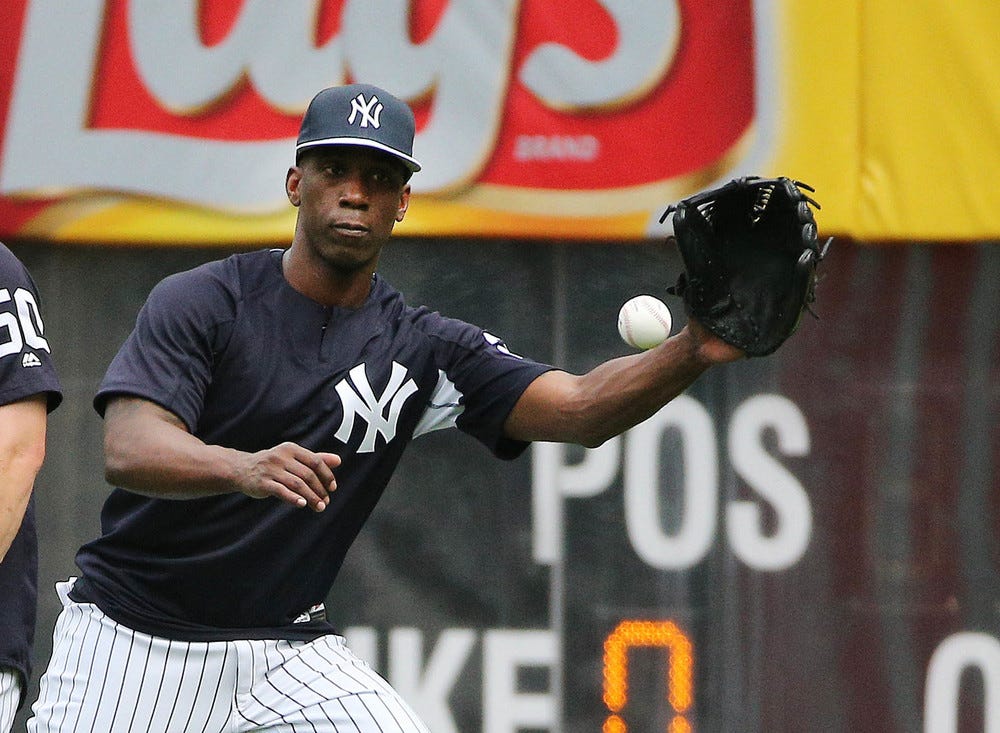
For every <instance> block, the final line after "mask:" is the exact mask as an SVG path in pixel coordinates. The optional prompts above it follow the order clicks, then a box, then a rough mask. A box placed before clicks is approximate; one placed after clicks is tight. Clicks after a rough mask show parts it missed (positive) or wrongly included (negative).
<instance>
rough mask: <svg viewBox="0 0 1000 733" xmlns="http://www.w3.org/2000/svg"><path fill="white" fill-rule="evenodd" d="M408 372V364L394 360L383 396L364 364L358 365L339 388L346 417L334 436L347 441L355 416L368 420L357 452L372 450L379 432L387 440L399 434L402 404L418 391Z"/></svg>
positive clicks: (369, 451)
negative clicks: (398, 425) (380, 394)
mask: <svg viewBox="0 0 1000 733" xmlns="http://www.w3.org/2000/svg"><path fill="white" fill-rule="evenodd" d="M406 375H407V372H406V367H404V366H403V365H402V364H398V363H396V362H392V374H391V375H390V376H389V383H388V384H387V385H386V386H385V390H384V391H383V392H382V396H381V397H376V396H375V391H374V390H373V389H372V385H371V382H369V381H368V375H367V374H366V373H365V365H364V364H358V365H357V366H356V367H354V368H353V369H352V370H351V371H350V372H349V374H348V376H347V377H344V379H342V380H340V382H339V383H338V384H337V387H336V389H337V394H338V395H340V401H341V403H342V404H343V406H344V419H343V420H342V421H341V423H340V427H339V428H338V429H337V432H336V433H335V434H334V437H335V438H336V439H337V440H339V441H340V442H342V443H346V442H348V441H349V440H350V439H351V433H352V432H354V419H355V418H356V417H360V418H361V419H362V420H364V421H365V422H366V423H368V428H367V430H365V437H364V438H363V439H362V441H361V445H360V446H359V447H358V453H373V452H374V451H375V438H376V436H378V435H381V436H382V438H383V439H384V440H385V442H386V443H388V442H389V441H391V440H392V439H393V438H394V437H396V423H397V422H398V421H399V414H400V412H402V410H403V405H404V404H405V403H406V400H408V399H409V398H410V397H411V396H412V395H413V393H414V392H416V391H417V385H416V384H415V383H414V381H413V380H412V379H407V378H406ZM404 380H405V381H404Z"/></svg>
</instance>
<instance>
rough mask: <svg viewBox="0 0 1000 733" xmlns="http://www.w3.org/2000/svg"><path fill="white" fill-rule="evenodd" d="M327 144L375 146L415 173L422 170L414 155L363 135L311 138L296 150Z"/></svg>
mask: <svg viewBox="0 0 1000 733" xmlns="http://www.w3.org/2000/svg"><path fill="white" fill-rule="evenodd" d="M327 145H360V146H361V147H364V148H374V149H375V150H381V151H382V152H383V153H388V154H389V155H391V156H393V157H395V158H399V160H400V161H401V162H402V163H403V165H405V166H406V167H407V168H409V169H410V170H411V171H412V172H414V173H416V172H417V171H418V170H420V163H418V162H417V159H416V158H414V157H413V156H410V155H407V154H406V153H403V152H401V151H399V150H396V149H395V148H391V147H389V146H388V145H383V144H382V143H380V142H378V141H376V140H368V139H367V138H363V137H328V138H323V139H322V140H310V141H308V142H304V143H299V144H298V145H296V146H295V152H296V153H299V152H301V151H303V150H306V149H307V148H316V147H321V146H322V147H325V146H327Z"/></svg>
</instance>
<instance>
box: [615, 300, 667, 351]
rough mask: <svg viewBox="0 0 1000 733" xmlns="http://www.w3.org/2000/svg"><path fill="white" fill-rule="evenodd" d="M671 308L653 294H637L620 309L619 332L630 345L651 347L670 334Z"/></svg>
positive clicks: (642, 347)
mask: <svg viewBox="0 0 1000 733" xmlns="http://www.w3.org/2000/svg"><path fill="white" fill-rule="evenodd" d="M672 323H673V319H672V317H671V316H670V309H669V308H667V305H666V303H664V302H663V301H662V300H660V299H659V298H654V297H653V296H652V295H637V296H635V297H634V298H632V299H631V300H629V301H627V302H626V303H625V305H623V306H622V309H621V310H620V311H618V333H620V334H621V337H622V340H623V341H624V342H625V343H626V344H628V345H629V346H634V347H635V348H637V349H643V350H645V349H651V348H653V347H654V346H656V345H657V344H661V343H663V342H664V341H666V340H667V337H668V336H670V326H671V324H672Z"/></svg>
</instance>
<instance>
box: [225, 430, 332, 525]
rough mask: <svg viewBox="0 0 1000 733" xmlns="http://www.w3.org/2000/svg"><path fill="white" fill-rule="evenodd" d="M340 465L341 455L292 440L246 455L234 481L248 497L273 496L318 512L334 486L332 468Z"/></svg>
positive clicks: (325, 503)
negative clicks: (309, 447)
mask: <svg viewBox="0 0 1000 733" xmlns="http://www.w3.org/2000/svg"><path fill="white" fill-rule="evenodd" d="M339 465H340V456H338V455H336V454H334V453H315V452H313V451H311V450H307V449H306V448H303V447H302V446H300V445H296V444H295V443H282V444H281V445H278V446H275V447H274V448H269V449H267V450H262V451H258V452H257V453H249V454H247V460H246V463H245V464H244V465H243V466H242V467H241V470H240V471H239V472H238V478H237V483H238V485H239V486H240V491H242V492H243V493H244V494H246V495H247V496H249V497H251V498H254V499H265V498H267V497H269V496H274V497H277V498H278V499H281V500H282V501H286V502H288V503H289V504H294V505H295V506H299V507H304V506H309V507H312V509H313V510H314V511H317V512H321V511H323V510H324V509H326V507H327V505H328V504H329V503H330V494H331V493H332V492H333V491H334V490H336V488H337V480H336V478H334V475H333V469H335V468H337V466H339Z"/></svg>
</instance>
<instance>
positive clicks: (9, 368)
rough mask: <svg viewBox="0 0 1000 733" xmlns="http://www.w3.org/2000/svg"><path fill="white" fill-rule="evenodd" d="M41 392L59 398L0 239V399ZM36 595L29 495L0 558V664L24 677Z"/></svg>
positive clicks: (32, 298) (30, 300)
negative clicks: (11, 539)
mask: <svg viewBox="0 0 1000 733" xmlns="http://www.w3.org/2000/svg"><path fill="white" fill-rule="evenodd" d="M41 393H46V394H47V395H48V407H49V410H50V411H51V410H54V409H55V408H56V407H57V406H58V405H59V402H60V401H61V400H62V390H61V387H60V386H59V379H58V377H57V376H56V370H55V367H54V366H53V364H52V356H51V351H50V349H49V344H48V341H47V340H46V338H45V329H44V325H43V323H42V318H41V314H40V311H39V298H38V291H37V290H36V289H35V283H34V282H33V281H32V279H31V276H30V275H29V274H28V271H27V270H26V269H25V267H24V265H22V264H21V262H20V260H18V259H17V258H16V257H15V256H14V254H13V253H12V252H11V251H10V250H9V249H7V247H5V246H4V245H2V244H0V405H7V404H10V403H12V402H17V401H18V400H22V399H24V398H25V397H30V396H31V395H35V394H41ZM37 596H38V546H37V544H36V539H35V505H34V498H32V499H30V500H29V502H28V508H27V510H26V511H25V515H24V519H23V521H22V522H21V529H20V530H19V531H18V534H17V536H16V537H15V538H14V543H13V544H12V545H11V547H10V550H9V551H8V552H7V555H6V556H5V557H4V560H3V562H2V563H0V667H8V668H12V669H15V670H17V671H18V672H19V673H20V674H21V675H22V676H23V677H24V679H23V680H22V682H25V683H26V681H27V678H28V676H29V674H30V672H31V669H30V664H29V662H30V650H31V643H32V641H33V640H34V636H35V611H36V602H37ZM22 688H23V685H22Z"/></svg>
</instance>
